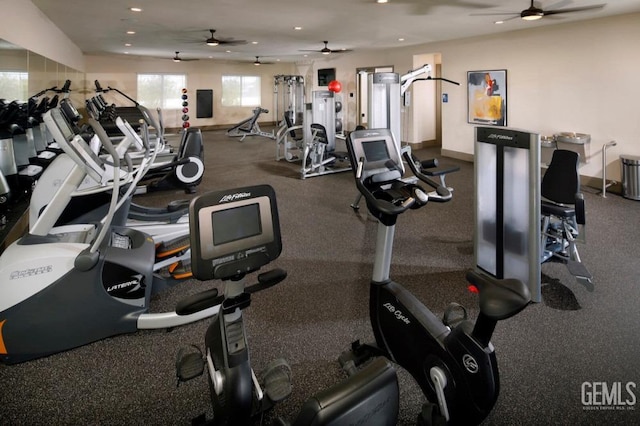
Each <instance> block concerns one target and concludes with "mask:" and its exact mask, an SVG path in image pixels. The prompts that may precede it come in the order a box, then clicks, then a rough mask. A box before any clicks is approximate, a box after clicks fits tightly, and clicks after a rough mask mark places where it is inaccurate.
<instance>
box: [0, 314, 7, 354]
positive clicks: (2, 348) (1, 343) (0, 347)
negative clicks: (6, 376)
mask: <svg viewBox="0 0 640 426" xmlns="http://www.w3.org/2000/svg"><path fill="white" fill-rule="evenodd" d="M5 322H7V320H2V321H0V354H1V355H7V347H6V346H5V345H4V339H3V338H2V326H3V325H4V323H5Z"/></svg>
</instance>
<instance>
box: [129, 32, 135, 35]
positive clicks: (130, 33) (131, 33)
mask: <svg viewBox="0 0 640 426" xmlns="http://www.w3.org/2000/svg"><path fill="white" fill-rule="evenodd" d="M135 33H136V32H135V31H127V34H129V35H133V34H135Z"/></svg>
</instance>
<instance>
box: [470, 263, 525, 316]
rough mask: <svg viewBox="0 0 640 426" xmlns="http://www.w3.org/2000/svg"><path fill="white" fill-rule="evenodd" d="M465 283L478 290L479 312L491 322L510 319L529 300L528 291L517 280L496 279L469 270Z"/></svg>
mask: <svg viewBox="0 0 640 426" xmlns="http://www.w3.org/2000/svg"><path fill="white" fill-rule="evenodd" d="M467 281H469V282H470V283H471V284H473V285H474V286H476V287H477V288H478V289H479V290H480V292H479V297H480V301H479V303H480V312H482V313H483V314H484V315H486V316H487V317H489V318H490V319H492V320H496V321H500V320H504V319H507V318H511V317H512V316H514V315H516V314H517V313H518V312H520V311H522V310H523V309H524V308H526V307H527V305H528V304H529V301H530V300H531V297H530V294H529V289H528V288H527V286H526V285H525V284H524V283H523V282H522V281H520V280H518V279H513V278H509V279H497V278H493V277H489V276H488V275H485V274H482V273H480V272H478V271H474V270H469V271H467Z"/></svg>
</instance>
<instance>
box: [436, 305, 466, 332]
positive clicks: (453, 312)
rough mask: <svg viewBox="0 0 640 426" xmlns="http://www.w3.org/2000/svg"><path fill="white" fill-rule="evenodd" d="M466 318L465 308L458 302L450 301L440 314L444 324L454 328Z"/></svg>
mask: <svg viewBox="0 0 640 426" xmlns="http://www.w3.org/2000/svg"><path fill="white" fill-rule="evenodd" d="M467 318H468V314H467V308H465V307H464V306H462V305H461V304H459V303H455V302H452V303H450V304H449V306H447V309H445V311H444V315H443V316H442V322H443V323H444V325H446V326H448V327H451V328H454V327H456V326H457V325H459V324H460V323H462V322H463V321H466V320H467Z"/></svg>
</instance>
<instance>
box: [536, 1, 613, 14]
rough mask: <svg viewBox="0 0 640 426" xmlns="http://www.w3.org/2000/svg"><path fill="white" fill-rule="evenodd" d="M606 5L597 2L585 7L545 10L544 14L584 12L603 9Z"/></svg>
mask: <svg viewBox="0 0 640 426" xmlns="http://www.w3.org/2000/svg"><path fill="white" fill-rule="evenodd" d="M605 6H606V5H604V4H595V5H593V6H583V7H571V8H569V9H556V10H545V11H544V15H545V16H547V15H558V14H560V13H571V12H584V11H587V10H596V9H602V8H603V7H605Z"/></svg>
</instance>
